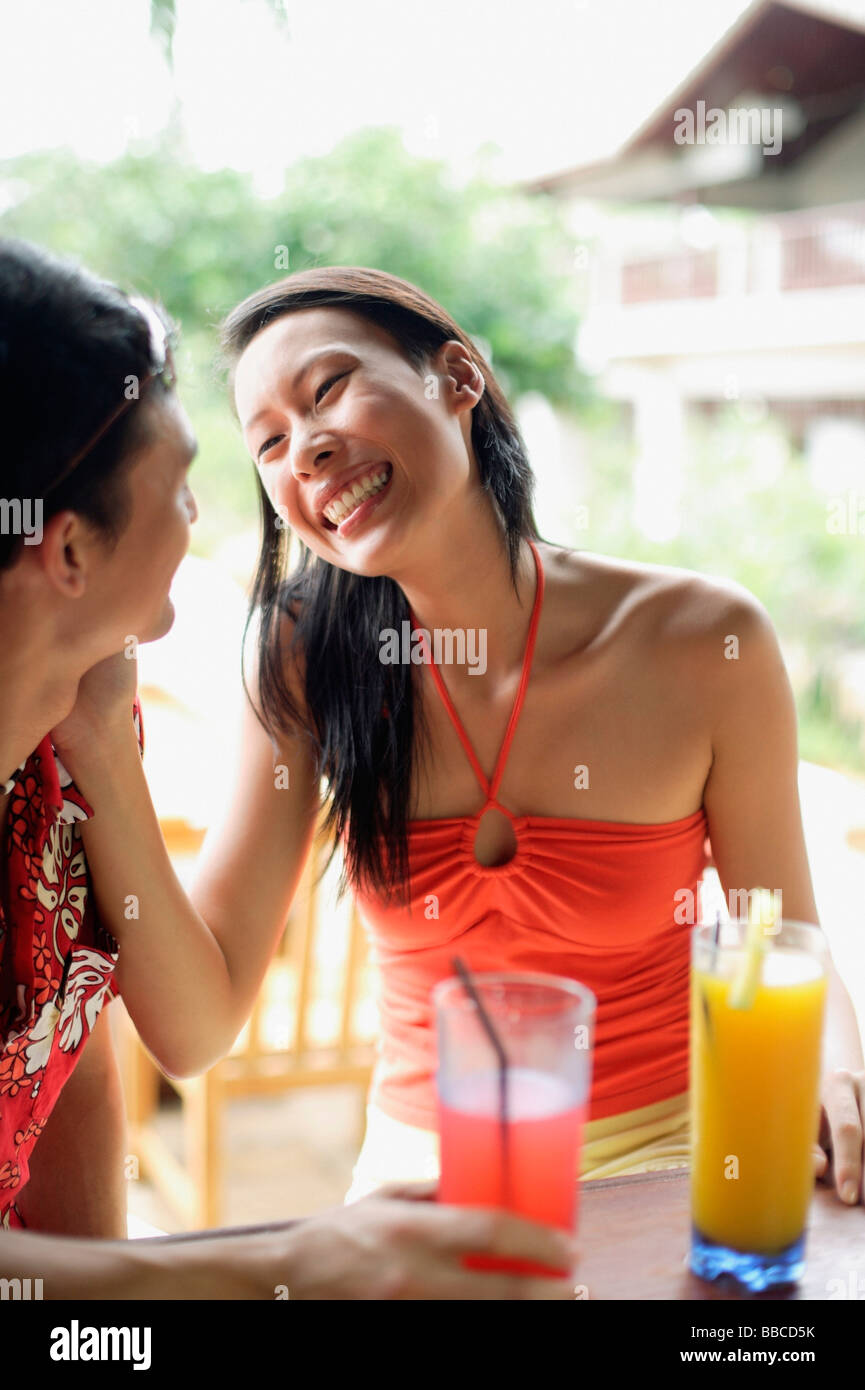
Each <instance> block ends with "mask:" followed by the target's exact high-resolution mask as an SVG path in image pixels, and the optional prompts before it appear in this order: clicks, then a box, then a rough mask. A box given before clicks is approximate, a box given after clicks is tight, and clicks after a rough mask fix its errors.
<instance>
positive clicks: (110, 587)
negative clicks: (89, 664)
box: [76, 392, 198, 654]
mask: <svg viewBox="0 0 865 1390" xmlns="http://www.w3.org/2000/svg"><path fill="white" fill-rule="evenodd" d="M147 409H148V418H147V434H146V442H145V443H144V444H143V445H142V446H141V447H140V448H139V450H137V451H136V452H137V457H136V459H135V462H134V463H133V464H132V465H131V466H130V467H129V468H128V469H127V470H126V471H125V472H124V475H123V479H122V483H123V486H124V487H125V488H126V490H127V494H128V498H129V520H128V522H127V525H126V528H125V530H124V531H123V533H122V534H121V536H120V538H119V540H118V541H117V544H116V546H114V547H113V548H112V547H109V546H103V547H102V548H101V549H100V548H99V547H98V546H97V548H96V551H95V558H93V559H92V565H91V568H90V571H89V575H88V584H87V590H86V593H85V595H84V597H83V601H82V606H81V608H80V609H79V611H78V613H77V615H76V621H78V622H79V623H80V622H81V621H82V620H83V622H84V623H85V624H86V625H87V627H88V629H89V631H90V635H91V637H93V638H95V637H96V634H99V637H100V639H101V637H102V635H103V634H104V637H105V640H106V642H107V644H108V645H107V648H106V654H108V653H110V652H112V651H120V650H121V648H122V647H123V646H124V645H125V644H126V642H127V641H128V639H129V637H135V638H136V639H137V641H139V642H150V641H153V640H155V639H156V638H158V637H163V636H164V635H165V633H166V632H168V630H169V629H170V627H171V626H172V623H173V622H174V605H173V604H172V602H171V599H170V597H169V589H170V587H171V581H172V579H173V578H174V574H175V572H176V570H177V567H178V565H179V564H180V561H181V560H182V559H183V557H184V555H185V554H186V552H187V550H188V548H189V537H190V527H191V525H192V523H193V522H194V521H195V519H196V517H197V516H198V509H197V507H196V504H195V498H194V497H193V495H192V492H191V490H190V487H189V477H188V475H189V467H190V464H191V463H192V459H193V458H194V456H195V452H196V448H197V445H196V441H195V435H194V433H193V430H192V426H191V424H190V422H189V420H188V418H187V416H186V413H185V411H184V410H183V408H182V406H181V405H180V402H179V400H178V399H177V396H176V395H175V394H174V392H170V393H168V394H166V395H161V394H160V395H159V396H158V397H154V398H152V399H151V400H148V402H147Z"/></svg>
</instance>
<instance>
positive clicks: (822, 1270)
mask: <svg viewBox="0 0 865 1390" xmlns="http://www.w3.org/2000/svg"><path fill="white" fill-rule="evenodd" d="M578 1238H579V1244H580V1247H581V1250H582V1252H583V1254H582V1259H581V1261H580V1268H579V1272H578V1275H577V1277H578V1279H579V1281H580V1284H581V1285H584V1286H585V1288H586V1290H587V1292H586V1293H585V1294H584V1295H583V1297H587V1298H589V1299H590V1300H595V1299H598V1300H604V1301H607V1300H612V1299H639V1300H651V1299H737V1300H747V1301H749V1302H750V1301H759V1300H763V1299H772V1300H775V1301H777V1300H781V1299H785V1300H786V1299H789V1300H795V1299H833V1298H844V1299H845V1300H847V1301H850V1300H851V1299H857V1298H858V1299H865V1207H863V1206H861V1205H860V1206H858V1207H847V1206H845V1205H844V1204H843V1203H842V1202H841V1200H840V1198H839V1197H838V1195H837V1193H836V1192H835V1191H834V1189H833V1188H830V1187H828V1186H823V1185H816V1186H815V1188H814V1198H813V1201H812V1203H811V1211H810V1214H809V1219H808V1238H807V1243H806V1249H805V1274H804V1276H803V1278H802V1280H801V1282H800V1283H799V1284H798V1285H796V1286H794V1287H792V1288H790V1289H783V1290H778V1289H775V1290H772V1291H767V1292H766V1293H762V1294H751V1293H748V1292H746V1291H744V1290H742V1289H740V1288H739V1287H738V1286H737V1285H734V1284H733V1283H732V1282H730V1281H729V1280H728V1279H727V1278H726V1277H724V1278H723V1279H718V1280H715V1281H713V1282H712V1283H709V1282H708V1281H705V1280H702V1279H698V1278H697V1276H696V1275H695V1274H692V1273H691V1271H690V1270H689V1269H688V1267H687V1264H686V1259H687V1254H688V1244H689V1239H690V1212H689V1175H688V1172H687V1170H686V1169H675V1170H668V1171H666V1172H658V1173H640V1174H637V1175H635V1176H633V1177H624V1178H603V1179H600V1180H599V1181H595V1182H584V1183H583V1184H582V1185H581V1189H580V1215H579V1237H578Z"/></svg>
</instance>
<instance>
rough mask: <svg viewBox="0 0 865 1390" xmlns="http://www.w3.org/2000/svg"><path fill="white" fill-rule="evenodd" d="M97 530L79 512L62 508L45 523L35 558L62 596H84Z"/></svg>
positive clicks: (34, 553) (35, 550) (35, 548)
mask: <svg viewBox="0 0 865 1390" xmlns="http://www.w3.org/2000/svg"><path fill="white" fill-rule="evenodd" d="M94 544H95V533H94V531H93V528H92V527H90V526H88V524H87V522H86V521H85V519H84V517H82V516H81V514H80V513H79V512H72V511H62V512H57V513H55V515H54V516H52V517H51V519H50V520H49V521H47V522H45V524H44V526H43V528H42V540H41V542H40V544H39V545H37V546H34V547H33V552H32V553H33V559H34V561H35V563H36V564H37V565H39V566H40V568H41V571H42V575H43V577H44V578H45V579H46V580H47V581H48V583H49V584H50V585H51V587H52V588H53V589H54V590H55V592H56V593H58V594H60V595H61V596H62V597H63V598H81V596H82V594H83V593H84V592H85V590H86V588H87V580H88V577H89V575H90V571H91V567H92V564H93V557H94Z"/></svg>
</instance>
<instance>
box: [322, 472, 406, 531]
mask: <svg viewBox="0 0 865 1390" xmlns="http://www.w3.org/2000/svg"><path fill="white" fill-rule="evenodd" d="M392 479H393V465H392V464H390V463H382V464H381V466H380V467H374V468H372V469H371V470H370V472H369V473H368V474H364V476H363V477H362V478H361V479H360V480H359V481H355V482H353V483H352V484H351V485H350V486H349V487H347V488H346V489H345V490H344V491H343V492H341V493H340V494H339V496H338V497H335V498H333V499H332V500H331V501H330V502H329V503H328V505H327V507H326V508H325V509H324V512H323V514H322V516H323V522H324V528H325V530H326V531H331V532H334V533H335V534H336V535H338V536H340V537H341V538H344V537H346V536H350V535H353V534H354V532H355V531H356V530H357V528H358V527H359V526H363V524H364V522H365V521H366V520H367V518H368V517H369V516H371V515H372V513H373V512H374V511H376V510H377V509H378V507H380V506H381V505H382V503H383V502H384V500H385V498H386V497H388V496H389V494H390V491H391V481H392Z"/></svg>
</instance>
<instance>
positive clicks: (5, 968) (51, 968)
mask: <svg viewBox="0 0 865 1390" xmlns="http://www.w3.org/2000/svg"><path fill="white" fill-rule="evenodd" d="M134 719H135V727H136V732H137V734H138V743H139V747H140V748H141V751H142V752H143V751H144V740H143V733H142V727H141V710H140V706H139V704H138V700H137V698H136V700H135V705H134ZM13 781H14V786H13V788H12V792H11V794H10V804H9V811H8V814H9V822H8V827H7V837H6V857H7V864H6V866H5V867H6V871H7V875H8V876H7V883H8V898H9V903H10V905H11V910H12V921H11V922H9V921H7V920H6V917H5V915H4V912H3V908H2V905H0V1227H4V1226H6V1227H9V1226H23V1225H24V1224H25V1222H24V1219H23V1217H22V1215H21V1213H20V1211H19V1210H18V1208H17V1206H16V1205H15V1198H16V1196H18V1195H19V1194H20V1193H21V1191H22V1190H23V1188H24V1186H25V1184H26V1183H27V1179H28V1177H29V1172H30V1169H29V1161H30V1154H31V1153H32V1151H33V1147H34V1145H35V1143H36V1140H37V1139H38V1138H39V1135H40V1134H41V1133H42V1131H43V1129H44V1128H45V1125H46V1123H47V1121H48V1117H49V1115H50V1114H51V1111H52V1109H53V1107H54V1104H55V1102H56V1100H57V1097H58V1096H59V1094H60V1092H61V1090H62V1089H63V1086H64V1085H65V1083H66V1081H67V1080H68V1078H69V1077H70V1076H71V1074H72V1071H73V1070H74V1068H75V1065H76V1063H77V1061H78V1059H79V1057H80V1056H81V1054H82V1052H83V1050H84V1044H85V1042H86V1041H87V1038H88V1037H89V1035H90V1030H91V1029H92V1027H93V1025H94V1023H95V1022H96V1019H97V1016H98V1015H99V1012H100V1010H101V1009H102V1008H103V1006H104V1005H105V1004H107V1003H108V1002H109V1001H110V1000H111V999H113V998H114V997H115V995H116V993H117V991H116V989H115V987H114V984H113V980H112V976H113V973H114V966H115V963H116V960H117V949H118V948H117V942H116V941H115V940H114V937H113V936H111V934H110V933H109V932H108V931H107V930H106V929H105V928H104V927H103V926H102V924H101V923H100V921H99V919H98V917H97V914H96V909H95V906H94V903H93V899H92V895H91V894H90V892H89V888H90V879H89V873H88V869H87V861H86V859H85V856H84V848H83V846H82V843H81V832H80V829H79V825H80V822H81V821H85V820H89V819H90V817H91V816H92V815H93V811H92V809H91V807H90V806H89V805H88V804H87V802H86V801H85V799H84V797H83V796H82V795H81V793H80V791H79V790H78V788H77V787H76V786H75V784H74V782H73V781H72V779H71V777H70V776H69V773H68V772H67V771H66V769H65V768H64V766H63V764H62V763H61V761H60V759H59V757H58V756H57V754H56V753H55V751H54V746H53V744H52V742H51V739H50V737H49V736H48V735H47V734H46V736H45V738H44V739H43V740H42V742H41V743H40V744H39V747H38V748H37V749H36V751H35V752H34V753H31V755H30V757H29V758H28V759H27V761H26V762H25V763H23V764H22V766H21V767H20V768H19V769H18V771H17V772H16V774H15V777H14V779H13Z"/></svg>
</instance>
